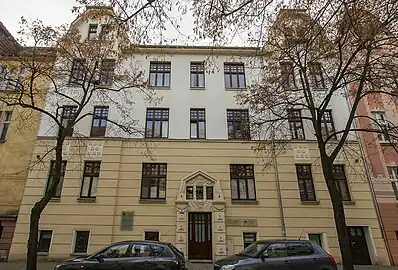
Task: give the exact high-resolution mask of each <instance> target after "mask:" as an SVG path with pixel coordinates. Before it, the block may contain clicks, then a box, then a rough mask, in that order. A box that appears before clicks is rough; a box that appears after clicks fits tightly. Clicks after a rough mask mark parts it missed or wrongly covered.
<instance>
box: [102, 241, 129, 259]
mask: <svg viewBox="0 0 398 270" xmlns="http://www.w3.org/2000/svg"><path fill="white" fill-rule="evenodd" d="M129 246H130V244H116V245H114V246H111V247H108V248H106V249H105V250H104V251H102V252H101V253H100V255H101V257H102V258H104V259H115V258H125V257H128V253H127V251H128V249H129Z"/></svg>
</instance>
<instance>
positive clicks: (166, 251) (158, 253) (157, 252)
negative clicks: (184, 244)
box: [152, 245, 174, 258]
mask: <svg viewBox="0 0 398 270" xmlns="http://www.w3.org/2000/svg"><path fill="white" fill-rule="evenodd" d="M152 250H153V256H155V257H160V258H173V257H174V253H173V252H172V251H171V250H170V248H169V247H168V246H166V245H164V246H155V245H152Z"/></svg>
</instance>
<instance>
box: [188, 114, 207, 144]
mask: <svg viewBox="0 0 398 270" xmlns="http://www.w3.org/2000/svg"><path fill="white" fill-rule="evenodd" d="M205 138H206V116H205V109H191V139H205Z"/></svg>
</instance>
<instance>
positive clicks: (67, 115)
mask: <svg viewBox="0 0 398 270" xmlns="http://www.w3.org/2000/svg"><path fill="white" fill-rule="evenodd" d="M76 113H77V106H64V107H63V110H62V116H61V125H62V126H63V127H64V128H67V127H68V126H69V129H68V130H66V131H65V134H66V136H72V134H73V126H72V124H73V121H74V118H75V116H76Z"/></svg>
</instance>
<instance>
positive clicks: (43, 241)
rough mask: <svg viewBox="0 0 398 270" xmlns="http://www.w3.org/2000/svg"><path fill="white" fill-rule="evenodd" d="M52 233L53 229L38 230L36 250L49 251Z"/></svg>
mask: <svg viewBox="0 0 398 270" xmlns="http://www.w3.org/2000/svg"><path fill="white" fill-rule="evenodd" d="M52 235H53V231H51V230H40V231H39V243H38V246H37V252H42V253H48V252H49V251H50V246H51V238H52Z"/></svg>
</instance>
